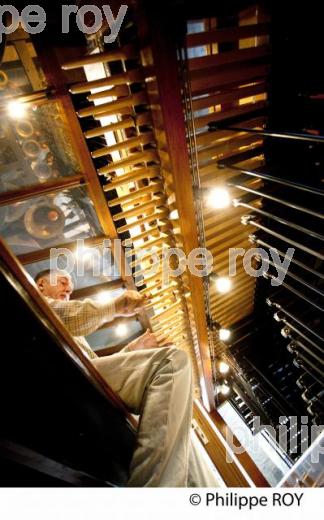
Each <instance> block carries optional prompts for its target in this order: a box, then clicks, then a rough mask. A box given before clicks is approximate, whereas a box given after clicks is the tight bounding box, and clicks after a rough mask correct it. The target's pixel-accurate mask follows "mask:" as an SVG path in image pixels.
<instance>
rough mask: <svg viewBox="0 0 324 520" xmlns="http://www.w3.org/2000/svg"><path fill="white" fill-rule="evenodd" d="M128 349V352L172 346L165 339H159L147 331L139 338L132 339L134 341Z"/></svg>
mask: <svg viewBox="0 0 324 520" xmlns="http://www.w3.org/2000/svg"><path fill="white" fill-rule="evenodd" d="M127 346H128V349H129V350H130V351H132V350H145V349H150V348H161V347H168V346H173V343H172V342H170V341H169V340H168V339H167V338H165V337H164V336H163V337H161V336H160V337H159V336H158V335H157V334H155V333H154V332H151V331H150V330H147V331H146V332H144V334H142V335H141V336H139V337H138V338H136V339H134V341H131V342H130V343H129V344H128V345H127Z"/></svg>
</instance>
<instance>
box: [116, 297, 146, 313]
mask: <svg viewBox="0 0 324 520" xmlns="http://www.w3.org/2000/svg"><path fill="white" fill-rule="evenodd" d="M146 302H147V297H146V296H143V295H141V294H139V293H138V292H137V291H125V292H124V293H123V294H122V295H121V296H119V297H118V298H116V300H115V310H116V316H126V317H127V316H134V314H137V313H138V312H139V311H140V310H142V308H143V305H145V303H146Z"/></svg>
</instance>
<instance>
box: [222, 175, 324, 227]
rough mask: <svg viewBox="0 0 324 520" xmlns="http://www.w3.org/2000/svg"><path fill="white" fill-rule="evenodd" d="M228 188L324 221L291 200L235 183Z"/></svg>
mask: <svg viewBox="0 0 324 520" xmlns="http://www.w3.org/2000/svg"><path fill="white" fill-rule="evenodd" d="M227 185H228V186H231V187H234V188H238V189H239V190H242V191H247V192H248V193H254V194H255V195H258V196H259V197H263V198H266V199H269V200H273V201H274V202H277V203H278V204H282V205H283V206H288V207H289V208H292V209H297V210H298V211H302V212H303V213H307V214H308V215H311V216H312V217H317V218H320V219H322V220H324V215H323V214H321V213H317V212H316V211H312V210H311V209H308V208H304V206H299V204H294V203H292V202H290V201H289V200H285V199H279V198H278V197H274V196H273V195H269V194H268V193H263V192H262V191H258V190H253V189H252V188H248V187H247V186H242V184H235V182H228V183H227Z"/></svg>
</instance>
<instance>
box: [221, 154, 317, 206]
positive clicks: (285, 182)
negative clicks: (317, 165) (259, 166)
mask: <svg viewBox="0 0 324 520" xmlns="http://www.w3.org/2000/svg"><path fill="white" fill-rule="evenodd" d="M225 166H226V168H229V169H230V170H234V171H237V172H240V173H244V174H245V175H250V176H252V177H258V178H259V179H263V180H265V181H269V182H275V183H277V184H283V185H284V186H288V187H290V188H296V189H298V190H302V191H307V192H309V193H313V194H314V195H320V196H321V197H324V191H323V190H321V189H319V188H313V187H312V186H306V185H304V184H300V183H298V182H294V181H289V180H286V179H280V178H278V177H274V176H273V175H269V174H267V173H259V172H256V171H253V170H246V169H245V168H239V167H238V166H228V165H225V164H224V162H223V161H219V163H218V167H219V168H225Z"/></svg>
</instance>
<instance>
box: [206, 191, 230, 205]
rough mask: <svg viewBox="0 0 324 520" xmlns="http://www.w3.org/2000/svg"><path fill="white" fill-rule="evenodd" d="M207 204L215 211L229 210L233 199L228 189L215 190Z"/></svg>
mask: <svg viewBox="0 0 324 520" xmlns="http://www.w3.org/2000/svg"><path fill="white" fill-rule="evenodd" d="M207 203H208V206H211V207H212V208H214V209H222V208H228V206H230V204H231V197H230V194H229V192H228V190H227V189H225V188H214V189H213V190H211V192H210V193H209V195H208V197H207Z"/></svg>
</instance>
